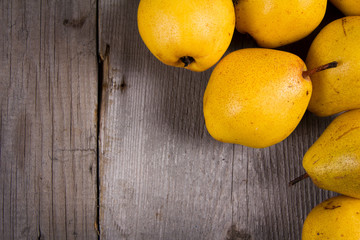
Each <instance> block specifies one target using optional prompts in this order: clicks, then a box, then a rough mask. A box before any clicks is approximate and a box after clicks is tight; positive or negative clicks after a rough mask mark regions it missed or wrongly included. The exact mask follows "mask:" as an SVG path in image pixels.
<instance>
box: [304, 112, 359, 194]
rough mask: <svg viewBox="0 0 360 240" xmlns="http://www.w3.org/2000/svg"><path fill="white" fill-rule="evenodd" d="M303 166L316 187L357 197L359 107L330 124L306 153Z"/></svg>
mask: <svg viewBox="0 0 360 240" xmlns="http://www.w3.org/2000/svg"><path fill="white" fill-rule="evenodd" d="M303 167H304V169H305V170H306V172H307V174H308V176H310V178H311V179H312V181H313V182H314V184H315V185H317V186H318V187H320V188H323V189H326V190H330V191H334V192H337V193H341V194H344V195H347V196H351V197H355V198H360V109H355V110H351V111H348V112H345V113H343V114H341V115H339V116H337V117H336V118H335V119H334V120H333V121H332V122H331V123H330V125H329V126H328V127H327V128H326V129H325V131H324V132H323V133H322V135H321V136H320V137H319V138H318V139H317V140H316V141H315V143H314V144H313V145H312V146H311V147H310V148H309V150H308V151H307V152H306V154H305V156H304V158H303Z"/></svg>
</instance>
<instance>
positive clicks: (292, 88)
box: [203, 48, 312, 148]
mask: <svg viewBox="0 0 360 240" xmlns="http://www.w3.org/2000/svg"><path fill="white" fill-rule="evenodd" d="M304 71H306V66H305V63H304V62H303V61H302V60H301V59H300V58H299V57H298V56H296V55H294V54H291V53H288V52H284V51H279V50H273V49H262V48H247V49H241V50H237V51H234V52H232V53H230V54H228V55H227V56H225V57H224V58H223V59H222V60H221V61H220V62H219V63H218V64H217V65H216V67H215V69H214V70H213V72H212V74H211V76H210V80H209V82H208V85H207V87H206V90H205V93H204V99H203V108H204V109H203V110H204V117H205V123H206V127H207V130H208V132H209V133H210V135H211V136H212V137H213V138H215V139H217V140H219V141H222V142H228V143H236V144H242V145H245V146H248V147H254V148H264V147H268V146H271V145H273V144H276V143H278V142H280V141H282V140H284V139H285V138H286V137H287V136H289V135H290V133H291V132H292V131H293V130H294V129H295V128H296V126H297V125H298V123H299V122H300V120H301V118H302V116H303V114H304V113H305V110H306V108H307V105H308V102H309V100H310V96H311V91H312V87H311V81H310V78H309V77H308V76H306V77H305V78H304V77H303V75H302V74H303V72H304Z"/></svg>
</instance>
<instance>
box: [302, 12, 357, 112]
mask: <svg viewBox="0 0 360 240" xmlns="http://www.w3.org/2000/svg"><path fill="white" fill-rule="evenodd" d="M329 61H337V62H338V66H337V67H336V68H334V69H329V70H328V71H323V72H319V73H317V74H314V76H312V77H311V81H312V84H313V94H312V96H311V100H310V103H309V107H308V109H309V111H311V112H312V113H314V114H316V115H317V116H322V117H325V116H330V115H333V114H336V113H340V112H342V111H347V110H350V109H356V108H360V97H359V96H360V16H353V17H344V18H341V19H337V20H335V21H333V22H331V23H329V24H328V25H327V26H325V27H324V28H323V29H322V30H321V31H320V33H319V34H318V35H317V36H316V38H315V39H314V41H313V42H312V44H311V46H310V49H309V52H308V56H307V58H306V66H307V67H308V68H309V69H311V68H313V67H316V66H319V65H321V64H324V63H327V62H329Z"/></svg>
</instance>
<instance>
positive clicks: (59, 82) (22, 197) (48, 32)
mask: <svg viewBox="0 0 360 240" xmlns="http://www.w3.org/2000/svg"><path fill="white" fill-rule="evenodd" d="M0 7H1V10H0V11H1V14H0V24H1V25H0V46H1V47H0V66H1V86H0V100H1V102H0V107H1V111H0V142H1V143H0V185H1V186H0V196H1V197H0V209H1V214H0V239H75V238H76V239H96V238H97V234H96V231H95V229H94V223H95V221H96V162H97V149H96V140H97V137H96V128H97V117H96V116H97V115H96V108H97V59H96V2H95V1H71V0H67V1H52V0H50V1H39V0H34V1H21V0H15V1H0Z"/></svg>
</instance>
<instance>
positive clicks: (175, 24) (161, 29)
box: [137, 0, 235, 72]
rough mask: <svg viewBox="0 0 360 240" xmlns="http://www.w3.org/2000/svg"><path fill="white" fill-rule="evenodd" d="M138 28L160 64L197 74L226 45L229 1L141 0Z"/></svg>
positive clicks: (230, 29)
mask: <svg viewBox="0 0 360 240" xmlns="http://www.w3.org/2000/svg"><path fill="white" fill-rule="evenodd" d="M137 21H138V29H139V33H140V36H141V38H142V40H143V41H144V43H145V45H146V46H147V47H148V49H149V50H150V52H151V53H152V54H153V55H154V56H155V57H156V58H158V59H159V60H160V61H161V62H163V63H165V64H167V65H170V66H175V67H184V68H187V69H189V70H192V71H196V72H201V71H205V70H207V69H208V68H210V67H212V66H213V65H214V64H215V63H216V62H218V61H219V59H220V58H221V57H222V56H223V54H224V53H225V51H226V50H227V48H228V47H229V45H230V42H231V39H232V36H233V33H234V29H235V10H234V5H233V2H232V0H217V1H206V0H182V1H180V0H141V1H140V3H139V7H138V15H137Z"/></svg>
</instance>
